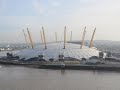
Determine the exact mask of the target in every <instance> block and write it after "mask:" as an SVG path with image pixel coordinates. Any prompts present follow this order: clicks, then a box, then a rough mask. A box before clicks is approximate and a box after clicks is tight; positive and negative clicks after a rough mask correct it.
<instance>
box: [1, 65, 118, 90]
mask: <svg viewBox="0 0 120 90" xmlns="http://www.w3.org/2000/svg"><path fill="white" fill-rule="evenodd" d="M0 90H120V72H113V71H85V70H45V69H33V68H25V67H15V66H2V67H0Z"/></svg>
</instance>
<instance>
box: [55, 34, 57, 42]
mask: <svg viewBox="0 0 120 90" xmlns="http://www.w3.org/2000/svg"><path fill="white" fill-rule="evenodd" d="M55 40H56V43H57V32H55Z"/></svg>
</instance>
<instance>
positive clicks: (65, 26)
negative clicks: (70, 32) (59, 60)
mask: <svg viewBox="0 0 120 90" xmlns="http://www.w3.org/2000/svg"><path fill="white" fill-rule="evenodd" d="M65 48H66V26H65V27H64V48H63V49H65Z"/></svg>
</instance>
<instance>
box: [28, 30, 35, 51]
mask: <svg viewBox="0 0 120 90" xmlns="http://www.w3.org/2000/svg"><path fill="white" fill-rule="evenodd" d="M27 31H28V35H29V39H30V43H31V47H32V49H33V48H34V45H33V41H32V37H31V34H30V32H29V30H28V28H27Z"/></svg>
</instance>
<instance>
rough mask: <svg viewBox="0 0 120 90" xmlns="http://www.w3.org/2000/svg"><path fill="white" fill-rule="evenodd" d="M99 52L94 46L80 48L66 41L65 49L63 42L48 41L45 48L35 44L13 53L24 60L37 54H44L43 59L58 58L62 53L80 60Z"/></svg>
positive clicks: (96, 54)
mask: <svg viewBox="0 0 120 90" xmlns="http://www.w3.org/2000/svg"><path fill="white" fill-rule="evenodd" d="M99 52H100V51H98V50H97V49H95V48H89V47H87V46H83V48H82V49H80V45H78V44H72V43H66V49H63V43H48V44H47V49H44V45H40V46H36V47H35V48H34V49H31V48H28V49H23V50H21V51H19V52H18V53H16V54H15V56H19V57H20V59H22V58H25V60H27V59H30V58H34V57H38V55H41V54H44V58H45V60H49V59H50V58H53V59H55V60H57V59H58V55H59V54H63V55H64V57H71V58H76V59H78V60H81V58H86V59H88V58H90V57H92V56H98V55H99Z"/></svg>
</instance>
